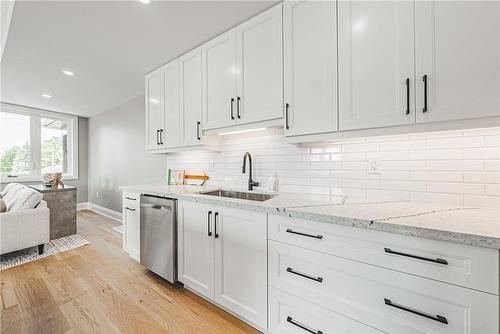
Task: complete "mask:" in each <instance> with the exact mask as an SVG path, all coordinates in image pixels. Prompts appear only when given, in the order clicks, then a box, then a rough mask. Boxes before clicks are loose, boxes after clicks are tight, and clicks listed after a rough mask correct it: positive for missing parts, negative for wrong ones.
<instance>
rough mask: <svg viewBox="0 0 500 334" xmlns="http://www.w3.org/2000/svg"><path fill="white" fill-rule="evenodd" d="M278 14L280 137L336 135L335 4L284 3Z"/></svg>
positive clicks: (326, 2)
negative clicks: (281, 51) (282, 132)
mask: <svg viewBox="0 0 500 334" xmlns="http://www.w3.org/2000/svg"><path fill="white" fill-rule="evenodd" d="M283 12H284V50H285V51H284V56H285V58H284V68H285V73H284V80H285V83H284V93H285V135H286V136H296V135H307V134H315V133H326V132H332V131H336V130H337V28H336V25H337V22H336V16H337V15H336V3H335V2H334V1H302V2H297V1H290V2H285V3H284V5H283Z"/></svg>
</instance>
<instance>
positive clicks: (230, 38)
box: [202, 29, 236, 130]
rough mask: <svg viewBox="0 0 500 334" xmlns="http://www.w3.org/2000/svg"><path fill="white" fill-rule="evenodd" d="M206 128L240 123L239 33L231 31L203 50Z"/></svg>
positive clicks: (207, 44) (204, 119)
mask: <svg viewBox="0 0 500 334" xmlns="http://www.w3.org/2000/svg"><path fill="white" fill-rule="evenodd" d="M202 57H203V59H202V61H203V63H202V67H203V70H202V75H203V84H202V87H203V105H202V107H203V128H204V129H205V130H207V129H215V128H221V127H225V126H229V125H234V124H235V122H236V101H235V99H236V31H235V30H234V29H233V30H230V31H228V32H226V33H224V34H222V35H220V36H218V37H216V38H214V39H212V40H211V41H210V42H208V43H206V44H205V45H203V47H202Z"/></svg>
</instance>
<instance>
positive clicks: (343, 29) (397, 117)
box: [338, 1, 415, 130]
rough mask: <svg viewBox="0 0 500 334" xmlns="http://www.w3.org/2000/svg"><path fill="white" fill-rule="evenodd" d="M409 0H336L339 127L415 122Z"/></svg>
mask: <svg viewBox="0 0 500 334" xmlns="http://www.w3.org/2000/svg"><path fill="white" fill-rule="evenodd" d="M413 7H414V3H413V2H411V1H385V2H381V1H339V7H338V8H339V9H338V10H339V13H338V14H339V15H338V18H339V28H338V29H339V129H340V130H353V129H367V128H376V127H385V126H394V125H404V124H412V123H414V122H415V110H414V107H413V106H412V103H413V101H414V98H413V93H412V92H413V91H414V88H415V80H414V56H413V54H414V45H415V44H414V24H413V15H414V9H413Z"/></svg>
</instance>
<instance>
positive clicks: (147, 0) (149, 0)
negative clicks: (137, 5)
mask: <svg viewBox="0 0 500 334" xmlns="http://www.w3.org/2000/svg"><path fill="white" fill-rule="evenodd" d="M139 1H140V2H142V3H144V4H148V3H150V2H151V0H139Z"/></svg>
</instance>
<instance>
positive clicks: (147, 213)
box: [140, 195, 177, 283]
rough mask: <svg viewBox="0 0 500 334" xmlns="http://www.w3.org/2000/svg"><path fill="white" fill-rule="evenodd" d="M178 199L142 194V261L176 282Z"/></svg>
mask: <svg viewBox="0 0 500 334" xmlns="http://www.w3.org/2000/svg"><path fill="white" fill-rule="evenodd" d="M176 204H177V201H176V200H173V199H168V198H161V197H154V196H147V195H142V196H141V232H140V236H141V247H140V249H141V253H140V254H141V255H140V257H141V261H140V262H141V264H142V265H143V266H145V267H146V268H148V269H149V270H151V271H152V272H154V273H156V274H158V275H160V276H161V277H163V278H165V279H166V280H167V281H169V282H171V283H176V282H177V212H176V211H177V210H176V207H177V205H176Z"/></svg>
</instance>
